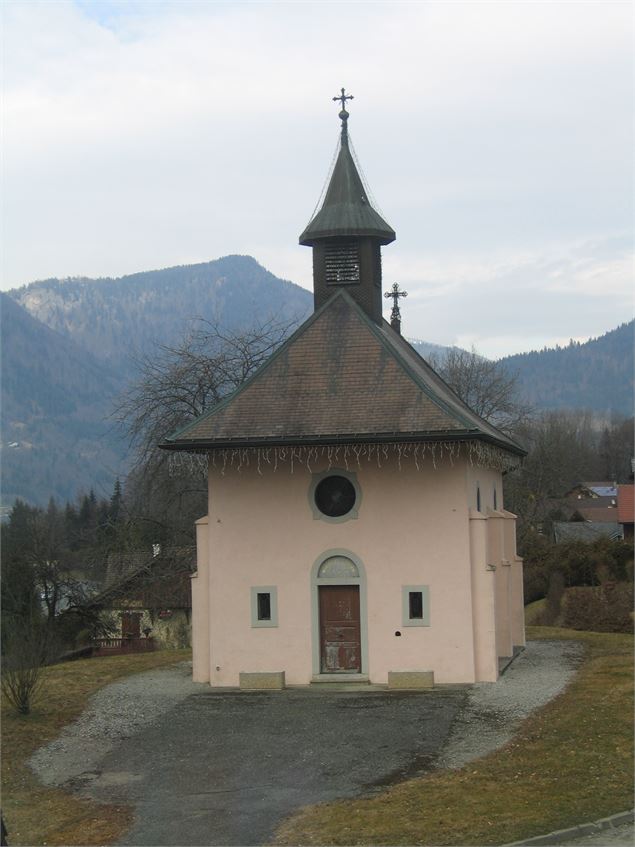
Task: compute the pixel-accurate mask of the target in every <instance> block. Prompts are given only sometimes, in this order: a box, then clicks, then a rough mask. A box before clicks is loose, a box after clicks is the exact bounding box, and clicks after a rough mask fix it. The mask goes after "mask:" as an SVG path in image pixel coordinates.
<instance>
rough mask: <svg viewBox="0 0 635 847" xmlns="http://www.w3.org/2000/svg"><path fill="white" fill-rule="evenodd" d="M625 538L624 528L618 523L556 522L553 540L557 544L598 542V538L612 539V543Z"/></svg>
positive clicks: (554, 523)
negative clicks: (565, 542) (563, 542)
mask: <svg viewBox="0 0 635 847" xmlns="http://www.w3.org/2000/svg"><path fill="white" fill-rule="evenodd" d="M623 537H624V533H623V530H622V527H621V526H620V524H619V523H617V522H610V521H605V522H601V521H598V522H593V521H579V520H578V521H554V522H553V540H554V541H555V542H556V544H558V543H560V542H561V541H584V542H588V543H590V542H592V541H597V539H598V538H610V539H611V541H621V539H622V538H623Z"/></svg>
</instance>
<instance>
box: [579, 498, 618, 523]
mask: <svg viewBox="0 0 635 847" xmlns="http://www.w3.org/2000/svg"><path fill="white" fill-rule="evenodd" d="M607 499H609V498H607ZM573 514H574V516H575V515H578V516H579V517H580V518H581V519H582V520H584V521H594V522H595V523H599V522H601V523H615V522H616V521H617V508H616V506H615V505H613V506H611V505H610V504H601V505H597V506H591V505H585V506H577V507H576V510H575V512H574V513H573Z"/></svg>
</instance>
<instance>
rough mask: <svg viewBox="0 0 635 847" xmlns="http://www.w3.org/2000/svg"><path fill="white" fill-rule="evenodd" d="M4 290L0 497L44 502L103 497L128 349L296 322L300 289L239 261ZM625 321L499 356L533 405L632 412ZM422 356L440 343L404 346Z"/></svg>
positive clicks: (116, 439) (306, 307)
mask: <svg viewBox="0 0 635 847" xmlns="http://www.w3.org/2000/svg"><path fill="white" fill-rule="evenodd" d="M8 295H9V296H7V295H2V298H1V300H0V305H1V319H2V324H1V331H2V350H3V357H2V461H3V491H2V502H3V504H9V503H11V502H12V501H13V499H14V498H15V497H17V496H19V497H22V498H24V499H26V500H28V501H29V502H31V503H37V504H46V502H47V500H48V498H49V497H50V496H51V495H54V496H56V497H57V498H59V499H61V500H65V499H72V498H74V497H75V495H76V493H77V492H78V490H80V489H84V490H86V489H88V488H90V487H94V488H95V489H96V490H97V493H98V494H101V495H103V496H108V495H109V494H110V492H111V491H112V486H113V484H114V480H115V477H116V476H117V475H118V474H122V473H125V469H126V462H127V457H126V444H125V443H124V442H123V440H122V439H121V437H120V436H119V435H118V433H117V432H116V431H115V429H114V427H113V424H112V420H111V419H110V417H109V416H110V414H111V413H112V410H113V408H114V406H115V405H116V401H117V397H118V396H119V395H120V393H121V392H122V390H123V389H124V388H125V387H126V385H128V384H129V383H130V381H131V380H132V379H134V377H135V370H134V365H133V363H132V360H131V354H134V353H140V354H152V351H153V350H154V349H155V348H156V345H157V344H164V345H174V344H178V342H179V341H180V340H181V339H182V338H183V335H184V333H185V332H186V331H187V329H188V326H189V327H191V326H192V322H193V321H194V320H195V319H196V318H204V319H205V320H209V321H212V322H217V323H219V324H220V325H221V326H223V327H224V328H227V329H230V330H232V329H233V330H239V329H240V328H242V327H244V328H247V327H253V326H254V324H256V323H257V322H264V321H266V320H267V319H268V318H276V319H279V320H283V321H291V320H295V321H297V322H298V323H299V322H300V321H302V320H303V319H304V318H305V317H306V316H307V315H308V314H309V313H310V312H311V310H312V306H313V298H312V295H311V293H310V292H309V291H306V290H305V289H303V288H300V287H299V286H297V285H294V284H293V283H291V282H288V281H286V280H282V279H278V278H277V277H275V276H274V275H273V274H271V273H270V272H269V271H267V270H266V269H265V268H263V267H262V266H261V265H259V264H258V262H256V260H255V259H253V258H251V257H249V256H226V257H224V258H222V259H217V260H215V261H212V262H205V263H202V264H198V265H189V266H180V267H176V268H166V269H164V270H156V271H147V272H144V273H138V274H132V275H130V276H125V277H121V278H119V279H98V280H90V279H85V278H82V279H65V280H59V279H49V280H44V281H40V282H34V283H31V284H30V285H26V286H23V287H22V288H18V289H15V290H13V291H10V292H8ZM632 335H633V322H631V323H630V324H623V325H622V326H620V327H618V328H617V329H616V330H613V331H612V332H609V333H607V334H606V335H604V336H602V337H601V338H597V339H594V340H592V341H589V342H587V343H586V344H575V343H572V344H570V345H569V346H568V347H565V348H555V349H554V350H542V351H540V352H536V353H525V354H521V355H518V356H508V357H507V358H505V359H503V360H501V361H502V363H503V365H504V367H506V368H507V369H508V370H509V371H510V373H516V374H517V375H518V380H519V386H520V388H521V391H522V392H523V393H524V394H525V396H526V397H527V398H528V399H529V400H530V401H531V402H532V403H534V404H535V405H536V406H538V407H539V408H559V407H561V406H568V407H573V408H581V407H584V408H589V409H594V410H597V411H599V412H610V411H614V412H621V413H623V414H627V415H628V414H632V394H633V376H632V369H631V362H632ZM413 343H414V344H415V346H416V347H417V348H418V349H419V351H420V352H421V353H422V355H424V356H429V355H430V354H431V353H435V354H437V355H440V356H441V355H443V352H444V350H446V349H447V348H444V347H441V346H440V345H433V344H430V343H427V342H425V341H414V342H413Z"/></svg>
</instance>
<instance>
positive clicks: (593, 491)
mask: <svg viewBox="0 0 635 847" xmlns="http://www.w3.org/2000/svg"><path fill="white" fill-rule="evenodd" d="M578 492H586V494H587V496H588V498H589V499H595V498H596V497H616V496H617V488H616V486H615V483H614V482H610V481H604V482H579V483H578V484H577V485H574V487H573V488H571V489H570V490H569V491H567V492H566V494H565V495H564V496H565V497H570V498H574V497H576V494H577V493H578Z"/></svg>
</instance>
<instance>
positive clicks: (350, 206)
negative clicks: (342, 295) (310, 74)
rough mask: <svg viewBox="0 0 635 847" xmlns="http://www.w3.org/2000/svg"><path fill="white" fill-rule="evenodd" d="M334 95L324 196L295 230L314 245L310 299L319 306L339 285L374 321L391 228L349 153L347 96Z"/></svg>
mask: <svg viewBox="0 0 635 847" xmlns="http://www.w3.org/2000/svg"><path fill="white" fill-rule="evenodd" d="M352 99H353V96H352V95H351V94H345V92H344V89H343V88H342V93H341V94H340V95H339V96H338V97H334V98H333V100H339V101H340V102H341V104H342V108H341V110H340V113H339V118H340V120H341V122H342V126H341V132H340V145H339V152H338V154H337V159H336V162H335V166H334V167H333V172H332V173H331V178H330V180H329V185H328V188H327V190H326V194H325V196H324V202H323V203H322V206H321V207H320V209H319V211H318V212H317V213H316V214H315V215H314V217H313V218H312V219H311V221H310V222H309V224H308V226H307V228H306V229H305V230H304V232H303V233H302V235H301V236H300V244H303V245H305V246H307V247H312V248H313V299H314V307H315V309H319V308H320V306H322V305H323V304H324V303H325V302H326V301H327V300H328V299H329V297H330V296H331V295H332V294H334V293H335V291H336V290H337V289H338V288H345V289H346V291H348V293H349V294H350V295H351V297H353V299H354V300H356V301H357V302H358V303H359V305H360V306H361V307H362V309H364V311H365V312H366V314H367V315H368V316H369V317H370V318H372V320H374V321H375V322H376V323H381V309H382V291H381V248H382V247H383V246H385V245H386V244H390V243H391V241H394V240H395V233H394V230H393V229H391V227H390V226H389V225H388V224H387V223H386V221H385V220H384V219H383V218H382V217H381V215H380V214H379V213H378V212H376V211H375V209H373V207H372V206H371V204H370V200H369V199H368V196H367V192H366V189H365V188H364V183H363V182H362V179H361V177H360V175H359V172H358V170H357V166H356V165H355V160H354V159H353V155H352V153H351V149H350V146H349V139H348V118H349V114H348V112H347V110H346V101H347V100H352Z"/></svg>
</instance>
